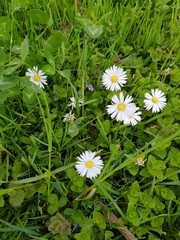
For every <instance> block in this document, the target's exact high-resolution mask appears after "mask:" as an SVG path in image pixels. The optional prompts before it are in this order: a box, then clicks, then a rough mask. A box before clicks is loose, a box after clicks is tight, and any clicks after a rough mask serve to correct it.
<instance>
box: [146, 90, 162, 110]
mask: <svg viewBox="0 0 180 240" xmlns="http://www.w3.org/2000/svg"><path fill="white" fill-rule="evenodd" d="M151 93H152V95H150V94H149V93H146V94H145V98H146V99H145V100H144V105H145V106H144V107H145V108H146V109H147V110H150V109H151V108H152V112H153V113H156V112H160V111H161V110H162V109H163V108H164V107H165V106H166V97H165V96H164V93H163V92H162V91H161V90H159V89H155V90H154V89H152V90H151Z"/></svg>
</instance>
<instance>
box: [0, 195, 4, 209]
mask: <svg viewBox="0 0 180 240" xmlns="http://www.w3.org/2000/svg"><path fill="white" fill-rule="evenodd" d="M0 207H4V198H3V196H0Z"/></svg>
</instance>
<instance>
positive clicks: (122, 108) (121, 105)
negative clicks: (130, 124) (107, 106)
mask: <svg viewBox="0 0 180 240" xmlns="http://www.w3.org/2000/svg"><path fill="white" fill-rule="evenodd" d="M118 109H119V110H120V111H123V110H124V109H125V106H124V104H123V103H121V104H119V105H118Z"/></svg>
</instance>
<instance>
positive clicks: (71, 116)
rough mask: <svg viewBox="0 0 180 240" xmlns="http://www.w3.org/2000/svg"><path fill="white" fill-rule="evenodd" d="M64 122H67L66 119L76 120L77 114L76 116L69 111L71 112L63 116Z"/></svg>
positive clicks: (69, 120)
mask: <svg viewBox="0 0 180 240" xmlns="http://www.w3.org/2000/svg"><path fill="white" fill-rule="evenodd" d="M63 118H64V119H63V122H66V121H68V122H73V121H74V119H75V116H74V114H71V111H70V112H69V113H67V114H65V115H64V116H63Z"/></svg>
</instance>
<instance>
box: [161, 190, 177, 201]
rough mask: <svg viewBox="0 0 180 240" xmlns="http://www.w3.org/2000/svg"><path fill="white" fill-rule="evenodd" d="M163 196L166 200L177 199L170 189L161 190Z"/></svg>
mask: <svg viewBox="0 0 180 240" xmlns="http://www.w3.org/2000/svg"><path fill="white" fill-rule="evenodd" d="M161 196H162V197H163V198H164V199H165V200H173V199H175V198H176V196H175V194H174V192H173V191H172V190H171V189H169V188H166V187H164V188H162V190H161Z"/></svg>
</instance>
